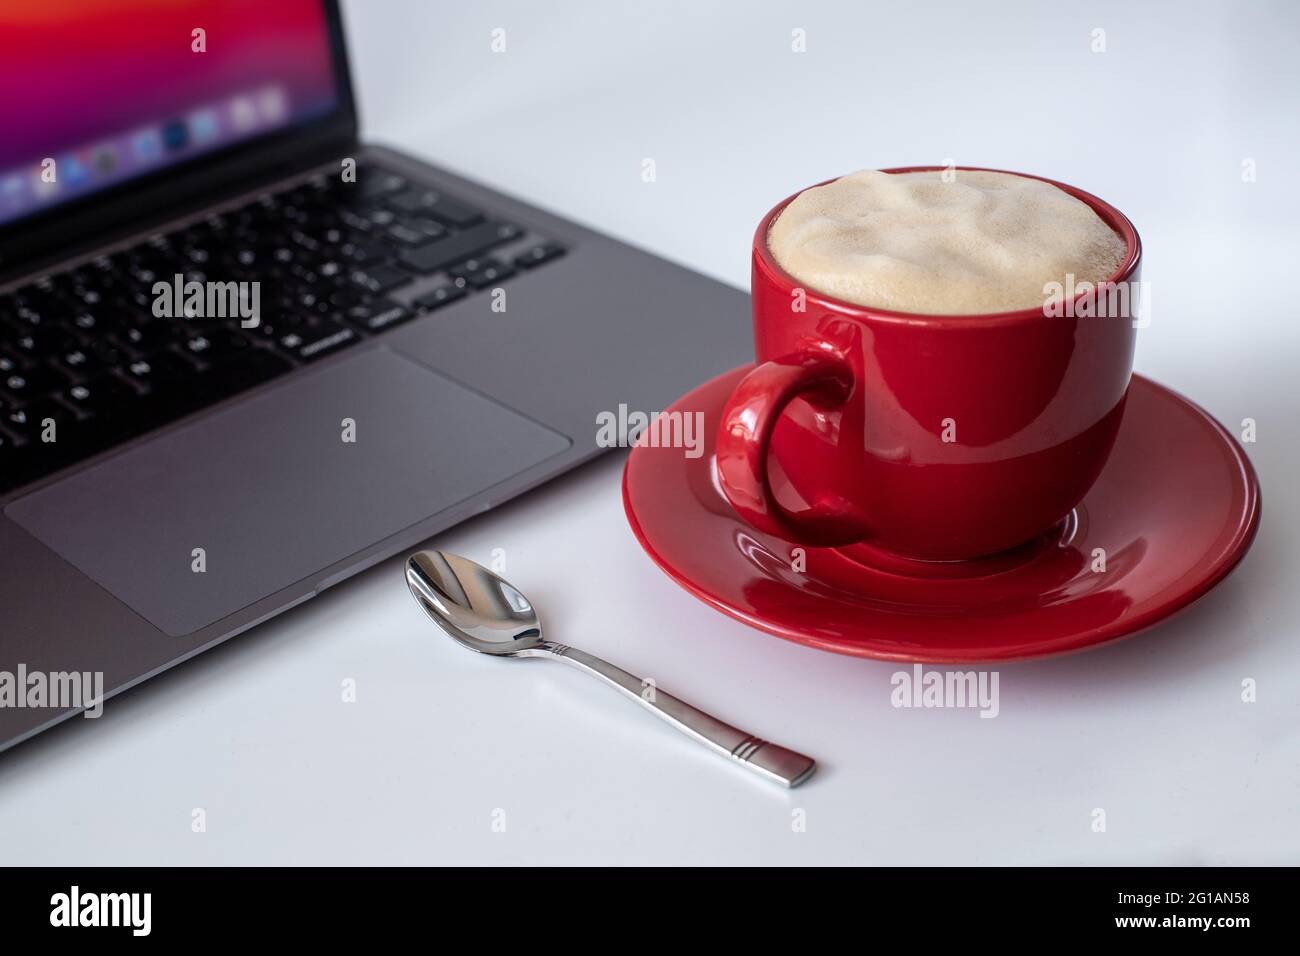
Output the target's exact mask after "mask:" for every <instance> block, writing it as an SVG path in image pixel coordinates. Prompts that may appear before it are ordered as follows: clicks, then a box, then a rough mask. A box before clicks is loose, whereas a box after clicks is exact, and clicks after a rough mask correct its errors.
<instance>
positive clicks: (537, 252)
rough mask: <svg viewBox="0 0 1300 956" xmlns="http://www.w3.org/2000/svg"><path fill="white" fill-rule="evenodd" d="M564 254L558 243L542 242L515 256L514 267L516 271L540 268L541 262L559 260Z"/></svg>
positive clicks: (562, 247)
mask: <svg viewBox="0 0 1300 956" xmlns="http://www.w3.org/2000/svg"><path fill="white" fill-rule="evenodd" d="M564 253H565V249H564V246H562V245H560V244H559V243H558V242H543V243H541V244H540V245H536V246H533V247H532V248H531V249H526V250H524V251H523V252H521V253H520V254H519V255H517V256H515V258H514V265H515V267H516V268H518V269H531V268H533V267H534V266H540V265H541V264H542V263H543V262H550V261H551V260H552V259H556V258H559V257H560V256H562V255H564Z"/></svg>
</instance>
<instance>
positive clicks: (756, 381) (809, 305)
mask: <svg viewBox="0 0 1300 956" xmlns="http://www.w3.org/2000/svg"><path fill="white" fill-rule="evenodd" d="M940 168H941V167H919V166H918V167H907V168H902V169H888V170H885V172H888V173H905V172H923V171H932V170H938V169H940ZM958 175H960V170H958ZM1013 175H1024V174H1022V173H1015V174H1013ZM1029 178H1033V179H1043V177H1041V176H1034V177H1029ZM1043 181H1044V182H1048V183H1052V185H1054V186H1057V187H1059V188H1061V189H1063V190H1065V191H1066V192H1067V193H1069V194H1070V195H1071V196H1074V197H1075V198H1077V199H1079V200H1081V201H1082V202H1085V203H1087V204H1088V205H1089V206H1091V207H1092V208H1093V210H1095V211H1096V213H1097V214H1098V215H1099V216H1100V217H1101V218H1102V220H1103V221H1105V222H1106V223H1107V224H1108V225H1109V226H1110V227H1111V228H1112V229H1114V230H1115V232H1116V233H1118V234H1119V235H1120V236H1121V237H1122V238H1123V239H1124V241H1125V243H1126V244H1127V247H1128V248H1127V252H1126V254H1125V256H1124V259H1123V261H1122V262H1121V263H1120V265H1119V268H1118V269H1117V270H1116V272H1115V274H1114V275H1113V276H1111V277H1110V279H1109V280H1108V282H1109V283H1114V284H1116V285H1129V287H1130V288H1134V287H1136V283H1137V280H1138V277H1139V272H1140V264H1141V258H1142V245H1141V241H1140V240H1139V238H1138V234H1137V231H1136V230H1135V229H1134V228H1133V224H1132V223H1131V222H1129V220H1128V219H1127V218H1126V217H1125V216H1124V215H1123V214H1122V213H1120V212H1119V211H1118V210H1117V209H1115V208H1114V207H1113V206H1110V205H1109V204H1107V203H1105V202H1103V201H1102V200H1100V199H1098V198H1097V197H1096V196H1093V195H1090V194H1089V193H1086V192H1084V191H1083V190H1081V189H1076V188H1074V187H1073V186H1067V185H1065V184H1063V183H1057V182H1053V181H1052V180H1050V179H1043ZM796 195H797V194H796ZM794 198H795V197H794V196H790V197H789V198H787V199H786V200H785V201H783V202H782V203H781V204H780V205H778V206H777V207H776V208H774V209H773V210H772V211H771V212H769V213H768V214H767V215H766V216H764V217H763V221H762V222H761V223H759V225H758V230H757V231H756V232H755V234H754V248H753V280H752V296H753V308H754V343H755V352H756V355H757V359H758V366H757V367H756V368H755V369H754V370H753V371H751V372H750V373H749V374H748V375H746V376H745V378H744V379H742V380H741V382H740V384H739V385H738V386H737V387H736V389H735V391H734V392H733V393H732V395H731V398H730V399H729V400H728V402H727V404H726V406H725V408H724V409H723V414H722V421H721V426H720V428H719V430H718V439H717V462H718V476H719V479H720V483H721V486H722V490H723V492H724V493H725V494H726V496H727V499H728V500H729V501H730V502H731V505H732V507H733V508H735V510H736V512H737V513H738V514H739V515H740V516H741V518H743V519H744V520H745V521H746V522H748V523H749V524H750V525H752V526H753V527H755V528H757V529H758V530H760V531H763V532H766V533H768V534H772V535H776V536H778V537H781V538H784V539H786V540H787V541H790V542H792V543H797V544H803V545H810V546H816V547H831V546H844V545H850V544H859V543H863V544H867V545H870V546H873V547H874V548H878V549H883V550H884V551H886V552H892V553H894V554H897V555H899V556H902V557H905V558H920V559H927V560H958V559H965V558H974V557H979V556H982V555H989V554H994V553H996V552H999V551H1003V550H1006V549H1008V548H1011V547H1013V546H1015V545H1018V544H1021V543H1023V542H1026V541H1028V540H1030V539H1032V538H1034V537H1035V536H1036V535H1038V534H1040V533H1041V532H1044V531H1046V530H1048V529H1050V528H1052V527H1054V526H1055V525H1056V524H1058V523H1059V522H1060V521H1062V519H1064V518H1065V517H1066V516H1067V515H1068V514H1069V513H1070V511H1071V509H1073V508H1074V506H1075V505H1076V504H1078V503H1079V501H1080V500H1081V499H1082V498H1083V496H1084V494H1085V493H1086V492H1087V491H1088V489H1089V487H1091V485H1092V483H1093V482H1094V481H1095V480H1096V478H1097V476H1098V474H1100V472H1101V469H1102V466H1103V465H1104V464H1105V462H1106V458H1107V456H1108V455H1109V454H1110V449H1111V445H1112V444H1113V442H1114V439H1115V434H1116V432H1117V430H1118V428H1119V423H1120V418H1121V416H1122V415H1123V413H1124V400H1125V397H1126V396H1127V394H1128V385H1129V377H1130V375H1131V373H1132V368H1133V345H1134V339H1135V337H1136V331H1135V328H1134V325H1135V323H1134V322H1133V321H1132V317H1133V316H1132V312H1133V308H1132V306H1133V305H1134V303H1133V302H1132V300H1130V299H1127V298H1126V299H1125V302H1126V303H1127V304H1126V305H1125V306H1124V307H1123V308H1122V310H1121V311H1120V314H1109V315H1106V316H1104V317H1103V316H1097V315H1096V314H1094V313H1095V312H1096V311H1097V309H1096V308H1095V306H1094V307H1093V308H1092V309H1091V310H1089V309H1087V308H1085V307H1084V306H1083V305H1082V300H1083V299H1084V298H1086V296H1087V293H1086V292H1085V293H1081V294H1080V295H1079V296H1077V297H1076V298H1075V299H1074V300H1073V301H1072V303H1071V304H1070V305H1069V306H1068V307H1066V308H1065V309H1064V311H1065V312H1066V315H1050V314H1048V313H1047V311H1046V310H1044V309H1043V308H1042V307H1037V308H1032V309H1022V310H1019V311H1015V312H1000V313H994V314H988V315H923V314H911V313H903V312H891V311H887V310H884V309H874V308H868V307H865V306H861V305H855V304H853V303H849V302H844V301H841V300H839V299H836V298H834V297H833V296H829V295H825V294H823V293H820V292H818V291H816V290H815V289H811V288H805V287H803V286H801V284H800V283H799V282H798V281H797V280H796V279H794V278H793V277H792V276H790V275H789V274H788V273H786V272H785V270H783V269H782V268H781V267H780V266H779V265H777V263H776V260H775V259H774V258H773V257H772V254H771V252H770V251H769V250H768V245H767V233H768V229H769V227H770V226H771V224H772V222H773V221H774V220H775V219H776V217H777V216H778V215H779V214H780V212H781V211H782V210H783V209H784V208H785V206H786V205H787V204H788V203H789V202H790V201H791V200H792V199H794ZM1060 281H1062V282H1064V281H1065V277H1060ZM1098 298H1100V297H1098ZM1103 304H1104V303H1103ZM1111 304H1112V306H1113V305H1114V302H1113V301H1112V303H1111ZM800 307H802V311H800ZM1081 313H1082V314H1081ZM1134 493H1135V494H1136V493H1139V490H1138V489H1134Z"/></svg>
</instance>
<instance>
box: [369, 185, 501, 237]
mask: <svg viewBox="0 0 1300 956" xmlns="http://www.w3.org/2000/svg"><path fill="white" fill-rule="evenodd" d="M388 204H389V205H390V206H392V207H393V208H394V209H396V210H398V211H400V212H405V213H423V214H425V215H428V216H432V217H433V218H434V219H437V220H438V221H439V222H441V223H443V224H445V225H448V226H455V227H456V228H457V229H464V228H465V227H467V226H472V225H474V223H476V222H480V221H481V220H482V219H483V213H481V212H479V211H478V210H477V209H475V208H474V207H472V206H469V205H466V204H465V203H463V202H460V201H458V200H455V199H449V198H448V197H447V196H446V195H444V194H443V193H440V192H437V191H435V190H432V189H408V190H407V191H406V192H403V193H398V194H397V195H396V196H393V197H391V198H390V199H389V200H388Z"/></svg>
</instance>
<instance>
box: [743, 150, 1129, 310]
mask: <svg viewBox="0 0 1300 956" xmlns="http://www.w3.org/2000/svg"><path fill="white" fill-rule="evenodd" d="M953 177H955V178H953ZM948 178H949V179H950V180H951V181H947V182H945V181H944V176H943V173H941V172H937V171H936V172H918V173H882V172H879V171H876V170H863V171H861V172H856V173H853V174H851V175H848V176H845V177H844V178H842V179H837V180H835V182H833V183H828V184H827V185H825V186H817V187H814V188H812V189H808V190H805V191H804V192H802V193H800V194H799V195H798V196H796V197H795V198H794V199H793V200H792V201H791V202H790V204H789V205H788V206H786V207H785V209H784V210H782V212H781V214H780V216H778V217H777V219H776V221H775V222H774V223H773V224H772V227H771V228H770V229H769V230H768V235H767V243H768V249H769V250H770V251H771V253H772V256H773V258H775V259H776V261H777V263H778V264H779V265H780V266H781V267H782V268H783V269H785V271H786V272H788V273H789V274H790V275H792V276H793V277H794V278H795V279H796V280H798V281H799V282H801V283H803V284H804V285H806V286H807V287H808V288H810V289H815V290H817V291H819V292H824V293H826V294H828V295H832V296H835V297H836V298H838V299H844V300H845V301H848V302H852V303H855V304H857V305H863V306H868V307H875V308H878V309H887V310H890V311H894V312H913V313H924V314H930V315H978V314H987V313H993V312H1010V311H1013V310H1018V309H1032V308H1040V307H1042V306H1043V305H1044V303H1045V302H1046V301H1047V300H1048V298H1049V293H1048V289H1049V288H1051V284H1053V283H1055V288H1056V289H1058V290H1059V289H1060V287H1061V285H1063V284H1064V283H1065V282H1066V277H1067V276H1072V277H1073V286H1072V287H1077V286H1078V285H1079V284H1080V283H1083V282H1091V283H1094V284H1096V283H1098V282H1104V281H1106V280H1107V279H1109V278H1110V277H1111V276H1113V275H1114V274H1115V271H1116V270H1117V269H1118V267H1119V264H1120V262H1122V261H1123V259H1124V256H1125V253H1126V251H1127V246H1126V243H1125V241H1124V239H1123V237H1121V236H1120V235H1119V234H1118V233H1116V232H1115V231H1114V230H1113V229H1112V228H1111V227H1110V226H1108V225H1107V224H1106V223H1105V222H1104V221H1103V220H1102V219H1101V217H1100V216H1098V215H1097V213H1096V212H1094V211H1093V209H1092V207H1090V206H1088V205H1087V204H1086V203H1083V202H1081V201H1079V200H1078V199H1075V198H1074V197H1073V196H1071V195H1070V194H1069V193H1067V192H1065V191H1063V190H1061V189H1059V188H1058V187H1056V186H1053V185H1052V184H1050V183H1045V182H1043V181H1042V180H1039V179H1029V178H1028V177H1025V176H1016V175H1012V174H1010V173H994V172H981V171H974V170H953V171H951V172H949V173H948ZM1058 295H1059V293H1058Z"/></svg>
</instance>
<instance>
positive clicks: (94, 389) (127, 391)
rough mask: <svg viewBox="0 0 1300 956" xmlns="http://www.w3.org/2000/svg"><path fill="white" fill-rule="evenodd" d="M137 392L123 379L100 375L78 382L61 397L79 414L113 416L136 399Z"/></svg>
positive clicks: (64, 391)
mask: <svg viewBox="0 0 1300 956" xmlns="http://www.w3.org/2000/svg"><path fill="white" fill-rule="evenodd" d="M137 394H138V393H137V392H136V391H135V390H134V389H133V388H131V386H130V385H127V384H126V383H125V382H123V381H122V380H121V379H119V378H116V377H114V376H112V375H100V376H98V377H96V378H92V379H90V380H89V381H86V382H78V383H77V384H76V385H72V386H69V387H68V388H66V389H64V390H63V392H62V393H60V395H59V398H60V399H61V400H62V401H63V402H64V404H66V405H67V406H68V407H69V408H73V409H75V410H76V411H77V413H78V414H79V415H82V416H92V415H104V416H110V417H111V416H113V415H115V414H117V413H119V412H120V411H121V409H122V406H123V405H125V404H127V403H128V402H131V401H134V400H135V399H136V397H137Z"/></svg>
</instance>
